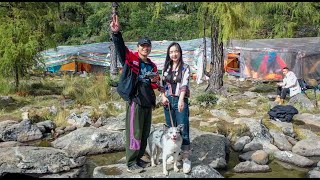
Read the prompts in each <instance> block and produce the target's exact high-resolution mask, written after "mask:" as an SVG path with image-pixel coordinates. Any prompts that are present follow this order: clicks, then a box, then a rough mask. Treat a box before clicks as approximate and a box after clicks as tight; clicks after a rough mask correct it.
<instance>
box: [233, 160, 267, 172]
mask: <svg viewBox="0 0 320 180" xmlns="http://www.w3.org/2000/svg"><path fill="white" fill-rule="evenodd" d="M233 170H234V171H235V172H237V173H255V172H269V171H271V169H270V167H269V166H268V165H259V164H256V163H255V162H253V161H246V162H241V163H239V164H237V165H236V166H235V167H234V168H233Z"/></svg>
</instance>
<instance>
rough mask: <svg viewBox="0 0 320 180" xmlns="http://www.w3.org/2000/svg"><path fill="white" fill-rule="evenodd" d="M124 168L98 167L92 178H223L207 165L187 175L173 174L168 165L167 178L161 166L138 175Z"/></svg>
mask: <svg viewBox="0 0 320 180" xmlns="http://www.w3.org/2000/svg"><path fill="white" fill-rule="evenodd" d="M179 167H180V168H181V166H178V168H179ZM126 168H127V167H126V165H125V164H113V165H107V166H99V167H96V168H95V169H94V171H93V178H223V176H222V175H221V174H220V173H219V172H218V171H217V170H215V169H213V168H211V167H210V166H208V165H198V166H194V167H192V169H191V172H190V173H188V174H184V173H183V172H174V171H173V170H172V165H168V167H167V168H168V170H169V175H168V176H165V175H164V174H163V173H162V170H163V169H162V166H161V165H160V166H159V165H158V166H156V167H147V168H145V171H143V172H141V173H138V174H132V173H128V172H127V171H126ZM180 171H181V170H180Z"/></svg>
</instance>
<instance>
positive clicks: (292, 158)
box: [274, 151, 315, 167]
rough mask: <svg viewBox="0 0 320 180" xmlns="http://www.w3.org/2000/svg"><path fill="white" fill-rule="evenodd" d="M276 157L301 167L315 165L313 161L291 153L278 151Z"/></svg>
mask: <svg viewBox="0 0 320 180" xmlns="http://www.w3.org/2000/svg"><path fill="white" fill-rule="evenodd" d="M274 157H275V158H276V159H278V160H279V161H283V162H286V163H291V164H294V165H296V166H299V167H309V166H313V165H314V164H315V162H313V161H312V160H310V159H308V158H306V157H303V156H300V155H298V154H295V153H292V152H290V151H276V152H274Z"/></svg>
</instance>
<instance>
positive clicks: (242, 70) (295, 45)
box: [225, 37, 320, 85]
mask: <svg viewBox="0 0 320 180" xmlns="http://www.w3.org/2000/svg"><path fill="white" fill-rule="evenodd" d="M225 50H226V51H225V53H226V54H225V57H226V58H225V70H226V72H228V71H229V72H231V70H232V69H237V68H238V75H239V76H240V77H242V78H248V79H256V80H281V79H282V78H283V75H282V68H283V67H288V68H289V69H290V70H291V71H293V72H294V73H295V74H296V76H297V78H299V79H304V80H306V81H307V82H308V83H309V84H313V85H316V84H318V83H319V82H320V37H307V38H279V39H254V40H232V41H231V42H230V43H229V45H228V46H226V47H225ZM236 59H237V60H238V61H239V63H238V67H234V66H235V64H232V65H230V63H231V62H235V61H236Z"/></svg>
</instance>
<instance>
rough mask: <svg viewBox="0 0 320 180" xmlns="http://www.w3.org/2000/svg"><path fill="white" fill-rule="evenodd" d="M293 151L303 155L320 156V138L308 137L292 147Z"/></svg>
mask: <svg viewBox="0 0 320 180" xmlns="http://www.w3.org/2000/svg"><path fill="white" fill-rule="evenodd" d="M292 152H293V153H296V154H298V155H301V156H320V139H319V138H308V139H304V140H301V141H298V142H297V143H296V145H294V146H293V147H292Z"/></svg>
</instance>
